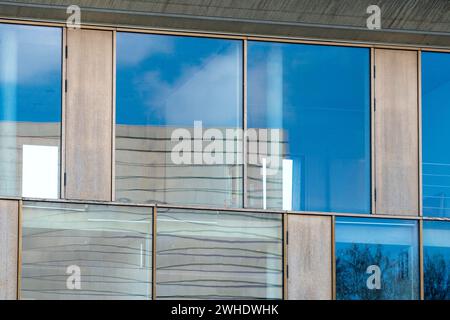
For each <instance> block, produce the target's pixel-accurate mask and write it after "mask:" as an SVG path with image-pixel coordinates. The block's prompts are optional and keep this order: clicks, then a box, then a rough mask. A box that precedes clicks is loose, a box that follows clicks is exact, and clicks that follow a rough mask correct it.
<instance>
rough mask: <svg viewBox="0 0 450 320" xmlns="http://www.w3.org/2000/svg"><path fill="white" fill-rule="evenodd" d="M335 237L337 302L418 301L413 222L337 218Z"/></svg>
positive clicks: (415, 234)
mask: <svg viewBox="0 0 450 320" xmlns="http://www.w3.org/2000/svg"><path fill="white" fill-rule="evenodd" d="M335 237H336V297H337V299H340V300H390V299H396V300H397V299H398V300H409V299H418V297H419V296H418V293H419V260H418V228H417V222H416V221H409V220H396V219H371V218H337V219H336V233H335Z"/></svg>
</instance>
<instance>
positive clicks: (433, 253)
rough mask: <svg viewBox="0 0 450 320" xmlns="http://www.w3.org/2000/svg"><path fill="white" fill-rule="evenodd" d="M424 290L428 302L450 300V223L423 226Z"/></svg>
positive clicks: (433, 222) (435, 222)
mask: <svg viewBox="0 0 450 320" xmlns="http://www.w3.org/2000/svg"><path fill="white" fill-rule="evenodd" d="M423 228H424V229H423V253H424V261H423V264H424V290H425V299H427V300H450V222H438V221H425V222H424V224H423Z"/></svg>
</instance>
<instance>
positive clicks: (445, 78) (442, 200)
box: [422, 52, 450, 217]
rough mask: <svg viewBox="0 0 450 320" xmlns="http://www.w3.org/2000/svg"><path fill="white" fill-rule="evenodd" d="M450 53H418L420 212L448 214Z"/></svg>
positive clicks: (449, 207)
mask: <svg viewBox="0 0 450 320" xmlns="http://www.w3.org/2000/svg"><path fill="white" fill-rule="evenodd" d="M449 121H450V54H449V53H437V52H423V53H422V178H423V179H422V181H423V214H424V215H426V216H435V217H443V216H446V217H449V216H450V149H449V148H447V145H448V141H449V139H450V126H449Z"/></svg>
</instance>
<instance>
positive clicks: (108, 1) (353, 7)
mask: <svg viewBox="0 0 450 320" xmlns="http://www.w3.org/2000/svg"><path fill="white" fill-rule="evenodd" d="M73 4H75V5H78V6H80V8H81V19H82V23H85V24H100V25H113V26H124V27H145V28H162V29H175V30H192V31H204V32H214V33H231V34H243V35H258V36H278V37H295V38H312V39H324V40H337V41H356V42H368V43H383V44H398V45H413V46H431V47H444V48H449V47H450V0H240V1H239V0H138V1H131V0H103V1H100V0H80V1H75V0H68V1H67V0H53V1H52V0H47V1H45V0H28V1H25V0H23V1H1V0H0V17H3V18H15V19H33V20H42V21H58V22H64V21H66V19H67V17H68V16H69V15H68V14H67V13H66V9H67V7H68V6H69V5H73ZM372 4H376V5H378V6H379V7H380V8H381V24H382V29H381V30H369V29H368V28H367V27H366V20H367V18H368V16H369V14H368V13H367V12H366V10H367V7H368V6H369V5H372Z"/></svg>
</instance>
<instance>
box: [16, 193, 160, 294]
mask: <svg viewBox="0 0 450 320" xmlns="http://www.w3.org/2000/svg"><path fill="white" fill-rule="evenodd" d="M151 268H152V209H151V208H137V207H129V206H106V205H87V204H63V203H43V202H25V203H24V207H23V217H22V280H21V297H22V298H24V299H149V298H151V292H152V290H151V288H152V272H151ZM75 271H76V273H75ZM75 276H76V277H77V278H75Z"/></svg>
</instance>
